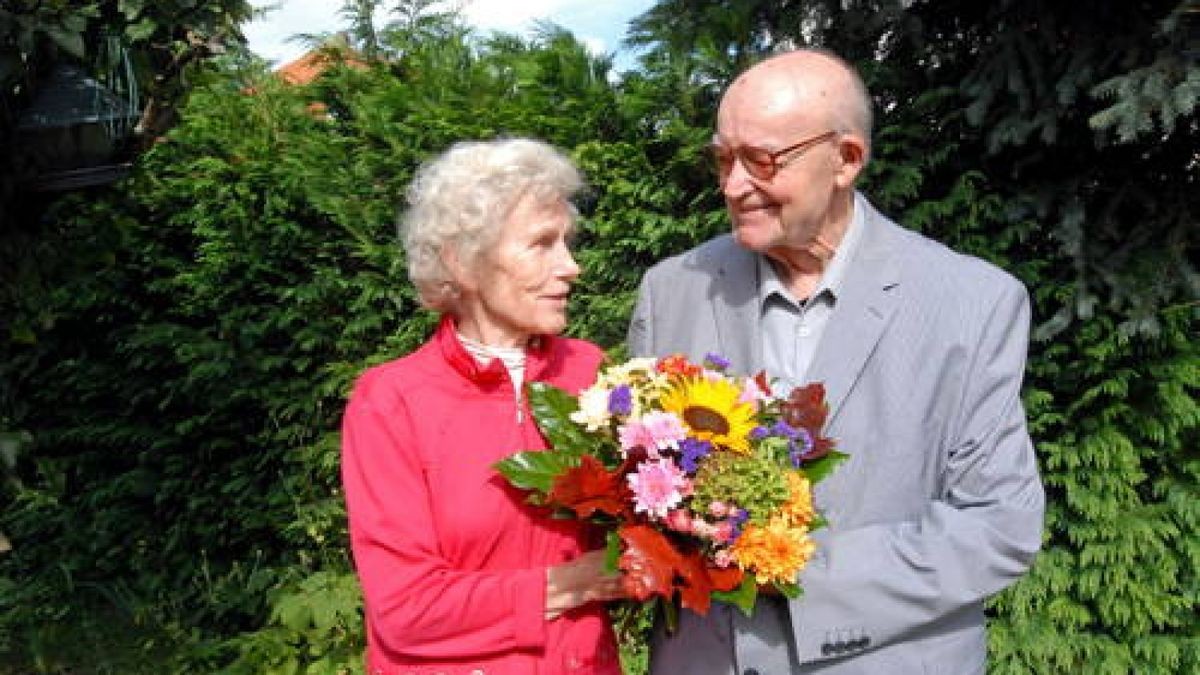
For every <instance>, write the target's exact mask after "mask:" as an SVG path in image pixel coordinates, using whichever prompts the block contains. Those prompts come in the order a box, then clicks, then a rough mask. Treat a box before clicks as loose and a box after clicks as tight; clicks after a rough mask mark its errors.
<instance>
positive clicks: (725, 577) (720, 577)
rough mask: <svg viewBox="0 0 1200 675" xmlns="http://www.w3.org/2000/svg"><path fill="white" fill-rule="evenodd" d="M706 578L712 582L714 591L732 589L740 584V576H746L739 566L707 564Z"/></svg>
mask: <svg viewBox="0 0 1200 675" xmlns="http://www.w3.org/2000/svg"><path fill="white" fill-rule="evenodd" d="M706 569H707V571H708V580H709V582H710V583H711V584H712V589H713V590H714V591H732V590H733V589H735V588H737V587H738V586H741V585H742V578H743V577H745V576H746V574H745V572H742V570H741V568H739V567H734V566H733V565H730V566H729V567H714V566H712V565H710V566H708V567H707V568H706Z"/></svg>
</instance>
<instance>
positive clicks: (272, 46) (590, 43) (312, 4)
mask: <svg viewBox="0 0 1200 675" xmlns="http://www.w3.org/2000/svg"><path fill="white" fill-rule="evenodd" d="M460 2H461V4H462V6H463V8H462V13H463V15H464V16H465V17H466V19H467V22H468V23H469V24H470V25H472V26H474V27H475V28H476V29H477V30H479V31H481V32H485V33H486V32H488V31H493V30H498V31H504V32H506V33H516V34H518V35H521V36H524V37H529V36H530V35H531V32H530V31H531V30H532V28H533V25H534V22H535V21H538V20H548V21H551V22H553V23H556V24H558V25H560V26H562V27H563V28H566V29H567V30H569V31H571V33H573V34H574V35H575V37H576V38H577V39H578V40H579V41H580V42H582V43H583V44H585V45H587V47H588V48H589V49H590V50H592V52H594V53H598V54H614V55H615V56H616V59H615V61H614V69H615V70H617V71H625V70H629V69H631V68H633V66H634V55H633V54H632V53H630V52H629V51H628V50H624V49H622V48H621V41H622V39H624V37H625V31H626V28H627V27H628V23H629V20H630V19H632V18H633V17H635V16H637V15H638V14H641V13H642V12H645V11H646V10H647V9H650V7H651V6H652V5H653V4H654V1H653V0H460ZM253 4H254V6H255V7H266V6H274V7H275V9H271V10H269V12H268V13H267V15H266V16H264V17H263V18H261V19H258V20H256V21H254V22H252V23H249V24H247V25H245V26H244V27H243V30H244V32H245V35H246V39H247V41H248V42H249V44H250V49H251V50H252V51H254V53H256V54H258V55H259V56H261V57H263V58H265V59H267V60H269V61H273V62H274V63H275V65H280V64H283V63H287V62H288V61H290V60H292V59H294V58H296V57H297V56H300V55H301V54H303V53H304V52H305V51H306V47H305V45H304V44H302V43H301V42H297V41H288V38H289V37H291V36H293V35H296V34H298V33H308V34H314V33H323V32H329V33H332V32H336V31H338V30H342V29H343V28H345V27H346V22H345V20H344V19H342V17H340V16H338V10H339V9H340V8H341V6H342V5H343V1H342V0H274V1H273V2H272V1H271V0H254V2H253ZM384 4H385V5H388V4H391V3H387V2H385V3H384ZM389 20H390V17H388V16H387V15H386V14H383V15H381V16H377V17H376V24H377V25H379V26H382V25H384V24H386V23H387V22H388V21H389Z"/></svg>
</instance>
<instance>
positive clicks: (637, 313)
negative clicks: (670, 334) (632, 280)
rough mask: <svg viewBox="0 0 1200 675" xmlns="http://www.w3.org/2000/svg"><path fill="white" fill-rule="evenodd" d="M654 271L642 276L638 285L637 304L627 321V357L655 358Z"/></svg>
mask: <svg viewBox="0 0 1200 675" xmlns="http://www.w3.org/2000/svg"><path fill="white" fill-rule="evenodd" d="M655 273H656V272H655V270H654V269H651V270H650V271H648V272H647V273H646V274H643V275H642V281H641V283H640V284H639V285H638V294H637V303H636V304H635V305H634V307H633V316H632V317H631V318H630V320H629V330H628V331H627V333H626V336H625V342H626V345H627V346H628V347H629V355H630V356H635V357H640V356H657V354H655V353H654V349H653V345H654V334H653V328H654V322H653V317H654V282H653V278H654V277H655Z"/></svg>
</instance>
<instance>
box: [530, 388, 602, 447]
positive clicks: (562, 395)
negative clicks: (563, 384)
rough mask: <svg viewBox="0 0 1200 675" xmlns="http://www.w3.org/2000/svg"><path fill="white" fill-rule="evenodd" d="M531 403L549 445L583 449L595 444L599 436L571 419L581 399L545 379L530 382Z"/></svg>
mask: <svg viewBox="0 0 1200 675" xmlns="http://www.w3.org/2000/svg"><path fill="white" fill-rule="evenodd" d="M529 407H530V409H531V410H532V411H533V418H534V419H536V420H537V423H538V428H539V429H541V430H542V434H543V435H545V437H546V440H547V441H548V442H549V443H550V447H552V448H554V449H556V450H571V451H574V452H575V453H582V452H585V451H587V450H588V449H590V448H592V447H593V446H595V445H596V442H597V440H596V438H595V437H593V436H590V435H588V433H587V431H586V430H585V429H584V428H583V427H581V426H579V425H578V424H576V423H575V422H573V421H572V420H571V413H573V412H575V411H577V410H579V402H578V401H577V400H575V397H574V396H571V395H570V394H568V393H567V392H565V391H563V390H562V389H559V388H557V387H554V386H552V385H549V384H546V383H544V382H532V383H530V385H529Z"/></svg>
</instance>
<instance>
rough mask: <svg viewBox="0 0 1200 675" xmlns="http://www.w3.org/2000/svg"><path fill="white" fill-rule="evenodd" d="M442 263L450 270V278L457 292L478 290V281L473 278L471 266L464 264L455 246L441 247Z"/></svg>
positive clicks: (474, 291)
mask: <svg viewBox="0 0 1200 675" xmlns="http://www.w3.org/2000/svg"><path fill="white" fill-rule="evenodd" d="M442 264H443V265H445V266H446V270H447V271H448V272H450V279H451V281H452V283H453V285H454V288H455V290H456V291H458V292H459V293H464V292H469V293H476V292H478V290H479V283H478V281H477V280H476V279H475V275H474V274H472V273H471V268H470V267H469V266H467V265H464V264H463V262H462V260H461V258H459V255H458V249H457V248H455V247H454V246H446V247H445V248H443V249H442Z"/></svg>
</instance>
